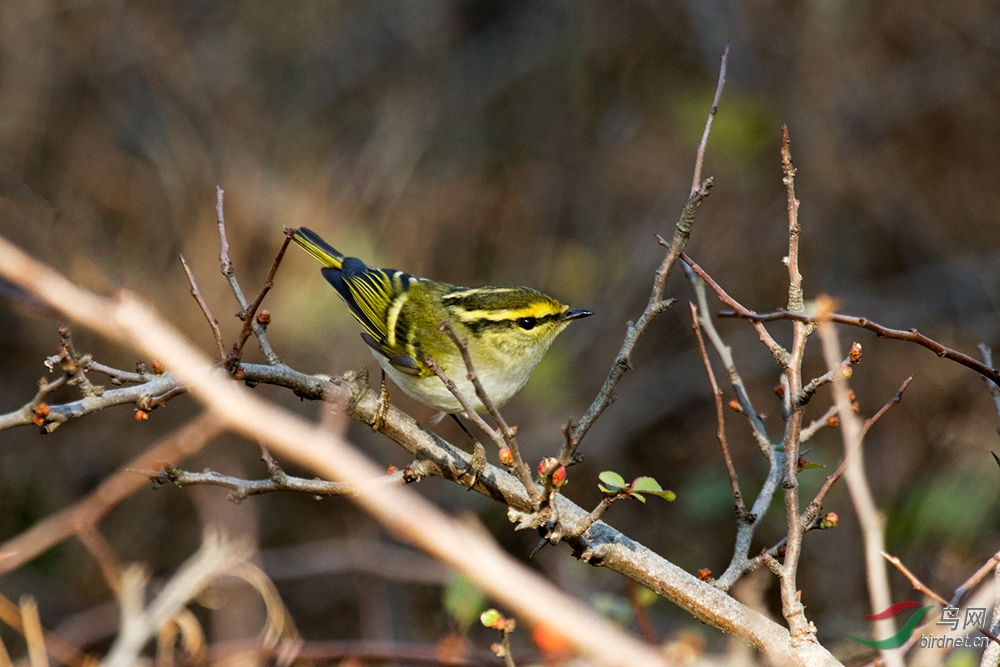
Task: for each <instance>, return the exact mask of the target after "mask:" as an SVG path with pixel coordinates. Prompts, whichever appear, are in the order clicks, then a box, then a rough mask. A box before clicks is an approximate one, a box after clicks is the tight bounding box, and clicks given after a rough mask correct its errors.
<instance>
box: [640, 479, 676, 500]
mask: <svg viewBox="0 0 1000 667" xmlns="http://www.w3.org/2000/svg"><path fill="white" fill-rule="evenodd" d="M631 490H632V495H637V494H636V491H642V492H643V493H651V494H653V495H654V496H659V497H661V498H663V499H664V500H668V501H670V502H673V501H674V500H676V499H677V494H676V493H674V492H673V491H669V490H667V489H664V488H663V487H661V486H660V483H659V482H657V481H656V480H655V479H653V478H652V477H636V478H635V479H634V480H633V481H632V486H631ZM643 502H645V501H643Z"/></svg>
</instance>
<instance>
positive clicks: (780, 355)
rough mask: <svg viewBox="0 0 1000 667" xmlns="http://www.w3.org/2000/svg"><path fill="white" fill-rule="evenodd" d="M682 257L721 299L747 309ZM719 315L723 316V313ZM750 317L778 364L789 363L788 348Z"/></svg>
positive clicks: (697, 267) (702, 271)
mask: <svg viewBox="0 0 1000 667" xmlns="http://www.w3.org/2000/svg"><path fill="white" fill-rule="evenodd" d="M681 259H683V260H684V263H685V264H687V265H688V266H689V267H691V270H692V271H694V272H695V273H696V274H698V277H699V278H701V279H702V280H704V281H705V283H706V284H707V285H708V286H709V287H711V288H712V291H714V292H715V293H716V295H718V297H719V301H721V302H722V303H724V304H726V305H727V306H729V307H731V308H733V309H734V310H736V311H737V312H743V311H746V308H744V307H743V306H742V305H741V304H740V302H739V301H737V300H736V299H734V298H733V297H731V296H729V294H727V293H726V290H724V289H722V287H720V286H719V284H718V283H717V282H715V281H714V280H713V279H712V276H710V275H708V273H707V272H706V271H705V270H704V269H703V268H701V267H700V266H698V265H697V264H695V262H694V260H693V259H691V258H690V257H688V256H687V255H684V254H682V255H681ZM747 312H749V311H747ZM719 315H720V316H721V313H720V314H719ZM749 319H750V322H751V323H752V324H753V328H754V329H756V330H757V336H758V337H759V338H760V342H762V343H763V344H764V346H765V347H767V349H768V350H770V352H771V356H772V357H774V360H775V361H776V362H778V365H779V366H781V367H782V368H784V367H785V366H786V365H787V364H788V350H786V349H785V348H783V347H782V346H781V345H779V344H778V341H776V340H774V338H773V337H772V336H771V334H770V333H768V331H767V329H765V328H764V325H763V324H761V323H760V322H757V321H755V320H753V319H752V318H749Z"/></svg>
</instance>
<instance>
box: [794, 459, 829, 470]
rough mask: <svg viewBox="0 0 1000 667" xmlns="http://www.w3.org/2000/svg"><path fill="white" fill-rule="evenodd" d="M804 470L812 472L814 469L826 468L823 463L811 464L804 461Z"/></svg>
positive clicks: (802, 464)
mask: <svg viewBox="0 0 1000 667" xmlns="http://www.w3.org/2000/svg"><path fill="white" fill-rule="evenodd" d="M800 465H801V466H802V469H803V470H812V469H813V468H825V467H826V466H825V465H823V464H822V463H809V461H803V462H802V463H801V464H800Z"/></svg>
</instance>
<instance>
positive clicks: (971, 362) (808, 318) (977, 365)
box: [716, 302, 1000, 382]
mask: <svg viewBox="0 0 1000 667" xmlns="http://www.w3.org/2000/svg"><path fill="white" fill-rule="evenodd" d="M727 305H729V306H730V307H731V308H732V310H720V311H719V312H718V313H716V315H717V316H718V317H739V318H742V319H746V320H750V321H751V322H773V321H775V320H791V321H792V322H807V323H812V322H815V321H816V318H815V316H813V315H808V314H806V313H803V312H793V311H790V310H786V309H784V308H779V309H778V310H776V311H774V312H770V313H757V312H754V311H752V310H748V309H746V308H744V307H742V306H738V305H734V304H730V303H728V302H727ZM825 317H826V318H827V319H829V321H831V322H835V323H837V324H847V325H850V326H852V327H859V328H861V329H867V330H868V331H871V332H873V333H874V334H875V335H876V336H878V337H879V338H891V339H894V340H905V341H908V342H910V343H916V344H917V345H920V346H921V347H926V348H927V349H928V350H930V351H931V352H933V353H934V354H936V355H937V356H939V357H943V358H945V359H950V360H952V361H955V362H957V363H960V364H962V365H963V366H965V367H967V368H971V369H972V370H974V371H975V372H977V373H979V374H980V375H982V376H983V377H985V378H988V379H990V380H992V381H993V382H1000V369H997V368H991V367H990V366H987V365H986V364H984V363H982V362H981V361H978V360H976V359H973V358H972V357H970V356H969V355H967V354H965V353H964V352H959V351H958V350H954V349H952V348H950V347H946V346H945V345H942V344H941V343H939V342H937V341H936V340H933V339H931V338H928V337H927V336H925V335H923V334H922V333H920V332H919V331H917V330H916V329H910V330H908V331H904V330H902V329H890V328H889V327H886V326H883V325H881V324H878V323H876V322H872V321H871V320H869V319H868V318H867V317H853V316H851V315H840V314H838V313H830V314H829V315H825Z"/></svg>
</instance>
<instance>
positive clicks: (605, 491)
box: [597, 484, 622, 496]
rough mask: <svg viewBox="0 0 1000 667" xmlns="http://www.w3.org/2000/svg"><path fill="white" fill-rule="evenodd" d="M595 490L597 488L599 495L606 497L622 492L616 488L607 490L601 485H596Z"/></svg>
mask: <svg viewBox="0 0 1000 667" xmlns="http://www.w3.org/2000/svg"><path fill="white" fill-rule="evenodd" d="M597 488H599V489H600V490H601V493H603V494H604V495H606V496H617V495H618V494H619V493H621V492H622V490H621V489H619V488H618V487H615V488H608V487H606V486H604V485H603V484H598V485H597Z"/></svg>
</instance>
